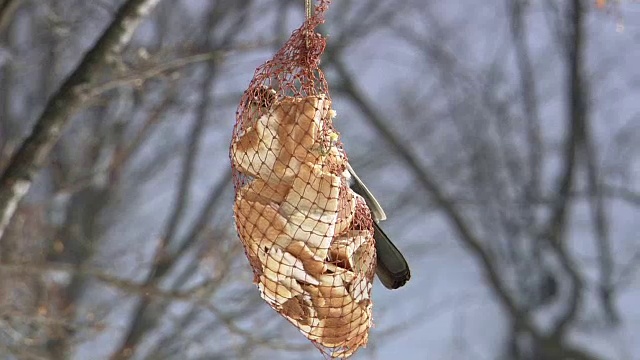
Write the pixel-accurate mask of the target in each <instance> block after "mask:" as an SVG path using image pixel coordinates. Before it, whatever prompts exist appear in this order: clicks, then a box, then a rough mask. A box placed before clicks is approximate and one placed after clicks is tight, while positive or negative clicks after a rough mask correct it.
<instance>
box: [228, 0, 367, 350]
mask: <svg viewBox="0 0 640 360" xmlns="http://www.w3.org/2000/svg"><path fill="white" fill-rule="evenodd" d="M329 2H330V1H329V0H320V3H319V4H318V6H317V7H316V9H315V12H314V13H313V14H312V15H311V16H310V17H308V18H307V20H306V21H305V23H304V24H303V25H302V27H300V28H299V29H297V30H296V31H294V32H293V34H292V35H291V38H290V39H289V40H288V41H287V43H286V44H285V45H284V46H283V47H282V48H281V49H280V50H279V51H278V53H277V54H276V55H275V56H274V57H273V59H271V60H269V61H267V62H266V63H265V64H263V65H262V66H260V67H259V68H258V69H257V70H256V72H255V75H254V77H253V80H252V81H251V83H250V85H249V87H248V89H247V90H246V91H245V93H244V95H243V97H242V100H241V102H240V105H239V107H238V111H237V115H236V124H235V127H234V130H233V136H232V141H231V148H230V157H231V164H232V168H233V179H234V186H235V192H236V196H235V202H234V208H233V211H234V216H235V222H236V226H237V230H238V235H239V237H240V240H241V241H242V244H243V245H244V249H245V252H246V255H247V258H248V260H249V263H250V265H251V267H252V269H253V272H254V282H255V283H256V284H257V286H258V289H259V291H260V295H261V296H262V298H263V299H264V300H265V301H266V302H267V303H268V304H269V305H270V306H271V307H272V308H273V309H274V310H275V311H277V312H278V313H280V314H281V315H282V316H284V317H285V318H286V319H287V320H289V321H290V322H291V323H292V324H293V325H294V326H296V327H297V328H298V329H299V330H300V332H302V334H304V336H306V337H307V338H308V339H309V340H311V341H312V342H313V343H314V344H315V345H316V347H318V349H320V351H321V352H322V353H323V354H324V355H325V357H330V358H346V357H349V356H351V355H352V354H353V353H354V352H355V351H356V350H358V349H359V348H360V347H362V346H365V345H366V343H367V339H368V333H369V328H370V327H371V325H372V321H371V308H372V304H371V287H372V282H373V275H374V273H375V265H376V264H375V261H376V260H375V259H376V253H375V247H374V245H375V244H374V240H373V223H372V220H371V214H370V212H369V209H368V208H367V205H366V204H365V201H364V199H363V198H362V197H360V196H359V195H357V194H355V193H354V192H353V191H352V190H351V189H350V188H349V186H348V178H349V174H348V172H347V171H346V164H347V161H348V159H347V155H346V153H345V151H344V149H343V146H342V143H341V141H340V134H339V133H338V132H337V131H336V129H335V128H334V126H333V119H334V117H335V116H336V113H335V111H334V110H333V109H332V107H331V97H330V96H329V88H328V86H327V82H326V80H325V77H324V74H323V73H322V71H321V70H320V68H319V63H320V56H321V55H322V53H323V51H324V49H325V45H326V42H325V39H324V38H323V37H322V36H321V35H320V34H318V33H316V32H315V29H316V27H317V26H318V25H320V24H321V23H323V22H324V13H325V11H326V10H327V8H328V6H329Z"/></svg>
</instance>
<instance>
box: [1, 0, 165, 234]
mask: <svg viewBox="0 0 640 360" xmlns="http://www.w3.org/2000/svg"><path fill="white" fill-rule="evenodd" d="M159 1H160V0H129V1H127V2H126V3H124V4H123V5H122V7H121V8H120V9H119V10H118V13H117V14H116V16H115V18H114V20H113V22H112V23H111V24H110V25H109V27H108V28H107V29H106V30H105V32H104V33H103V34H102V36H101V37H100V39H99V40H98V41H97V42H96V44H95V46H94V47H93V48H92V49H91V50H90V51H89V52H87V54H86V55H85V56H84V58H83V59H82V61H81V62H80V64H79V65H78V67H77V68H76V69H75V70H74V71H73V73H72V74H71V75H70V76H69V77H68V78H67V80H66V81H65V82H64V84H62V86H61V87H60V89H59V90H58V91H57V92H56V93H55V94H53V96H52V97H51V98H50V100H49V102H48V103H47V105H46V106H45V109H44V111H43V112H42V115H41V116H40V118H39V119H38V121H37V123H36V125H35V127H34V129H33V131H32V133H31V135H29V137H28V138H27V139H25V141H24V142H23V143H22V145H21V146H20V148H19V149H18V150H17V152H16V153H15V154H14V155H13V157H12V159H11V161H10V163H9V165H8V166H7V168H6V169H5V170H4V172H3V174H2V176H1V177H0V239H2V234H3V233H4V230H5V228H6V227H7V225H8V224H9V221H11V218H12V217H13V214H14V213H15V211H16V208H17V206H18V203H19V202H20V200H21V199H22V198H23V197H24V196H25V195H26V193H27V191H29V187H30V186H31V182H32V181H33V177H34V176H35V174H36V172H37V171H38V169H39V168H40V167H41V166H42V164H43V163H44V162H45V160H46V158H47V156H48V155H49V152H50V151H51V148H52V147H53V146H54V145H55V143H56V142H57V141H58V139H59V138H60V136H61V134H62V131H63V128H64V126H65V125H66V124H67V122H68V121H69V119H70V118H71V116H72V115H73V114H74V113H75V112H77V111H78V110H79V109H80V107H81V106H82V105H83V103H84V102H85V101H86V100H87V97H86V95H85V94H84V93H83V92H82V89H83V88H84V87H85V86H86V85H87V84H91V83H93V82H95V80H96V78H97V77H98V76H99V74H100V72H101V70H102V69H103V68H104V67H106V66H108V65H109V63H110V62H111V61H112V59H113V57H114V56H115V55H117V54H118V53H120V52H121V51H122V50H123V49H124V47H125V45H126V44H127V43H128V42H129V40H130V39H131V37H132V35H133V32H134V30H135V29H136V28H137V26H138V24H139V23H140V22H141V21H142V19H143V18H144V17H145V16H146V15H147V14H148V13H149V12H150V11H151V10H152V9H153V8H154V7H155V6H156V5H157V4H158V2H159Z"/></svg>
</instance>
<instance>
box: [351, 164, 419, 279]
mask: <svg viewBox="0 0 640 360" xmlns="http://www.w3.org/2000/svg"><path fill="white" fill-rule="evenodd" d="M347 170H348V171H349V174H350V175H351V184H350V186H351V189H352V190H353V191H354V192H355V193H356V194H358V195H360V196H362V197H363V198H364V200H365V202H366V203H367V206H368V207H369V209H370V210H371V215H372V217H373V220H374V221H373V226H374V233H373V237H374V239H375V241H376V254H377V265H376V275H378V278H379V279H380V282H381V283H382V285H384V286H385V287H386V288H387V289H397V288H399V287H402V286H403V285H404V284H406V283H407V281H409V279H410V278H411V271H410V269H409V264H408V263H407V260H406V259H405V258H404V256H403V255H402V253H401V252H400V250H398V248H397V247H396V246H395V245H394V244H393V242H391V240H390V239H389V237H388V236H387V234H385V233H384V231H382V228H380V225H378V222H380V221H383V220H386V218H387V216H386V214H385V213H384V210H382V206H380V203H378V201H377V200H376V198H375V197H374V196H373V194H372V193H371V192H370V191H369V189H367V187H366V186H365V185H364V183H363V182H362V180H360V177H358V175H357V174H356V172H355V171H354V170H353V168H352V167H351V166H350V165H349V164H347Z"/></svg>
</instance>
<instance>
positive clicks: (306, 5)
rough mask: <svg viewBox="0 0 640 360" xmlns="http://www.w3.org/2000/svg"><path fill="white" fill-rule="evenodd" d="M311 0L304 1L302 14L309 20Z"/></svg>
mask: <svg viewBox="0 0 640 360" xmlns="http://www.w3.org/2000/svg"><path fill="white" fill-rule="evenodd" d="M313 10H314V9H313V0H304V13H305V14H306V16H307V20H309V19H310V18H311V17H312V16H313Z"/></svg>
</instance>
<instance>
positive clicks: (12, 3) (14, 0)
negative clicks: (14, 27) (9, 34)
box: [0, 0, 23, 34]
mask: <svg viewBox="0 0 640 360" xmlns="http://www.w3.org/2000/svg"><path fill="white" fill-rule="evenodd" d="M22 2H23V0H0V34H3V33H4V32H5V30H6V29H7V26H8V25H9V22H10V20H11V18H12V17H13V15H14V13H15V12H16V10H18V7H20V5H21V4H22Z"/></svg>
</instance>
